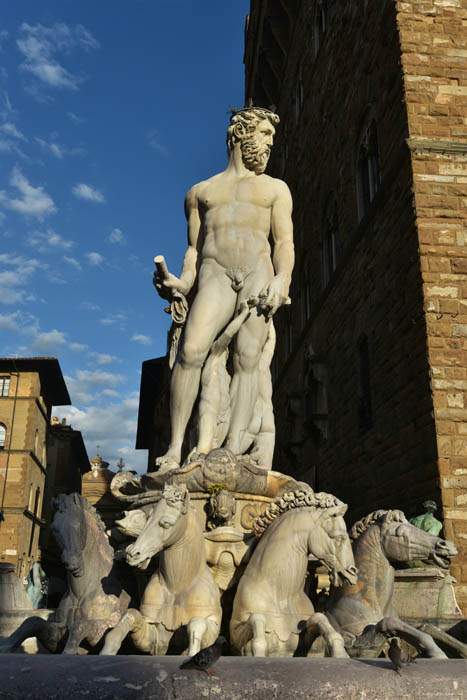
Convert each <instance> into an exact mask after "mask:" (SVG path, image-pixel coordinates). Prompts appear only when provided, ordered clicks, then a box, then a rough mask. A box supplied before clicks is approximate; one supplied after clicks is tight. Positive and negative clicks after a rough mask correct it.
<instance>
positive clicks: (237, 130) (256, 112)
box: [226, 107, 280, 153]
mask: <svg viewBox="0 0 467 700" xmlns="http://www.w3.org/2000/svg"><path fill="white" fill-rule="evenodd" d="M263 119H269V121H270V122H271V124H272V125H273V126H277V125H278V124H279V122H280V118H279V115H278V114H276V113H275V112H271V110H270V109H265V108H264V107H248V108H246V109H240V110H238V112H233V114H232V116H231V117H230V125H229V127H228V129H227V137H226V141H227V153H230V151H231V150H232V148H233V147H234V144H235V143H236V141H241V140H242V139H243V138H247V137H248V136H250V135H251V134H252V133H253V132H254V130H255V129H256V127H257V125H258V124H259V122H260V121H262V120H263Z"/></svg>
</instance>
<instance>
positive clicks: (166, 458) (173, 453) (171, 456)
mask: <svg viewBox="0 0 467 700" xmlns="http://www.w3.org/2000/svg"><path fill="white" fill-rule="evenodd" d="M156 467H159V469H158V470H157V473H158V474H165V473H166V472H170V471H172V470H173V469H179V468H180V453H179V451H178V450H169V451H168V452H166V453H165V455H162V457H157V459H156Z"/></svg>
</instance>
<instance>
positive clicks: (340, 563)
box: [252, 490, 358, 586]
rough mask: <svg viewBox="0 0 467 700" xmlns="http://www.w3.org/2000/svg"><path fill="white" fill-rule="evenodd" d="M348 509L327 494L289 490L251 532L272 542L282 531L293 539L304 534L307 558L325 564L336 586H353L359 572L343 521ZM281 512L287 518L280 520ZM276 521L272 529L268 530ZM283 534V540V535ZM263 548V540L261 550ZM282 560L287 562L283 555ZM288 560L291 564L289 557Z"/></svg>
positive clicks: (273, 504) (258, 520)
mask: <svg viewBox="0 0 467 700" xmlns="http://www.w3.org/2000/svg"><path fill="white" fill-rule="evenodd" d="M346 510H347V506H346V504H345V503H343V502H342V501H340V500H339V499H338V498H336V497H335V496H332V495H330V494H328V493H313V492H312V491H303V490H298V491H290V492H288V493H285V494H283V495H282V496H280V497H279V498H277V499H276V500H275V501H274V502H273V503H271V505H270V506H268V508H267V509H266V511H265V512H264V513H263V514H262V515H260V516H259V517H258V518H256V520H255V522H254V523H253V528H252V529H253V532H254V533H255V534H256V535H260V534H261V533H262V532H264V531H266V532H265V534H264V535H263V536H262V539H263V538H265V540H266V541H269V540H272V539H273V538H274V537H275V536H276V534H275V533H276V532H277V536H279V532H280V531H283V532H285V531H287V532H289V536H290V537H293V536H294V533H295V532H297V533H298V532H303V533H304V535H305V537H306V540H305V541H304V543H303V544H304V547H305V550H306V554H307V556H308V559H309V560H311V561H313V560H317V561H321V562H322V563H323V564H324V566H325V567H326V569H327V570H328V572H329V575H330V577H331V580H332V583H333V585H334V586H340V585H341V584H343V583H344V582H345V581H347V582H348V583H350V584H353V583H356V581H357V574H358V571H357V568H356V566H355V561H354V556H353V552H352V546H351V543H350V539H349V536H348V534H347V528H346V525H345V521H344V514H345V512H346ZM282 513H284V515H283V516H282V517H279V516H281V514H282ZM274 521H275V523H274V524H273V527H272V528H269V527H268V526H269V525H270V524H271V523H273V522H274ZM268 530H269V534H268ZM283 532H281V537H283V536H284V535H283ZM262 546H263V545H262V544H261V540H260V543H259V544H258V547H259V548H261V547H262ZM264 546H266V542H264ZM292 549H293V548H292ZM278 551H279V550H278ZM280 561H281V562H283V561H284V556H283V554H282V552H281V554H280ZM287 561H288V562H289V565H290V561H291V560H290V556H289V557H288V559H287Z"/></svg>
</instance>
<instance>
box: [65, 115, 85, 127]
mask: <svg viewBox="0 0 467 700" xmlns="http://www.w3.org/2000/svg"><path fill="white" fill-rule="evenodd" d="M67 116H68V118H69V119H71V121H72V122H73V123H74V124H82V123H83V122H84V119H81V117H78V115H77V114H75V113H74V112H68V113H67Z"/></svg>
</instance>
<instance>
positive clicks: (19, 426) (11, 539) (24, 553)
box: [0, 357, 82, 576]
mask: <svg viewBox="0 0 467 700" xmlns="http://www.w3.org/2000/svg"><path fill="white" fill-rule="evenodd" d="M70 403H71V401H70V397H69V395H68V391H67V388H66V385H65V382H64V379H63V375H62V372H61V369H60V365H59V363H58V360H57V359H56V358H53V357H37V358H3V359H0V561H4V562H11V563H13V564H14V565H15V567H16V571H17V573H18V575H20V576H24V575H25V574H27V573H28V571H29V570H30V568H31V565H32V563H33V562H34V561H37V560H39V559H40V558H41V552H40V543H39V534H40V530H41V528H42V526H43V525H44V524H45V521H44V519H43V508H44V512H45V510H46V505H45V504H46V501H47V497H45V496H44V493H45V487H46V484H47V487H48V491H50V492H51V493H52V492H53V489H54V483H55V479H51V478H50V477H49V479H47V475H48V471H49V470H50V474H51V475H52V472H53V473H54V474H56V469H55V466H52V467H51V465H50V463H49V454H48V440H49V439H50V419H51V412H52V406H66V405H69V404H70ZM81 440H82V439H81ZM52 482H53V483H52ZM78 486H79V480H78Z"/></svg>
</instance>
